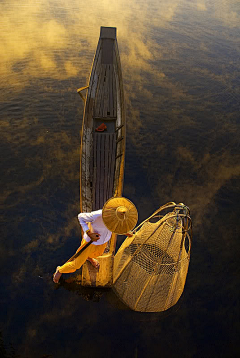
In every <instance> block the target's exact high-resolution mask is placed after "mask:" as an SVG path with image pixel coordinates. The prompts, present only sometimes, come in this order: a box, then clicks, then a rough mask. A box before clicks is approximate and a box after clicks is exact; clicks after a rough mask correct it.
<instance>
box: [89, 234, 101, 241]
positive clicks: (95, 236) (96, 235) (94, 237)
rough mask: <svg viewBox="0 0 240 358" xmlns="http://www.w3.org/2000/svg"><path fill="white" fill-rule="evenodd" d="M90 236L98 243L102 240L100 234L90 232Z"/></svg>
mask: <svg viewBox="0 0 240 358" xmlns="http://www.w3.org/2000/svg"><path fill="white" fill-rule="evenodd" d="M88 236H89V237H90V239H91V240H92V241H98V240H99V239H100V234H98V233H97V232H88Z"/></svg>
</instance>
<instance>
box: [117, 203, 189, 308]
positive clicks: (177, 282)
mask: <svg viewBox="0 0 240 358" xmlns="http://www.w3.org/2000/svg"><path fill="white" fill-rule="evenodd" d="M182 205H183V204H182ZM172 207H174V210H172V211H171V212H169V213H167V214H166V215H164V216H163V217H162V218H161V219H160V220H158V221H157V222H154V223H153V222H150V221H146V222H144V223H143V224H142V226H141V225H140V226H141V228H140V229H139V230H138V231H137V232H136V233H135V235H134V236H133V237H131V238H127V239H126V240H125V241H124V242H123V244H122V246H121V247H120V249H119V250H118V252H117V254H116V255H115V259H114V272H113V280H114V289H115V291H116V292H117V294H118V296H119V297H120V298H121V299H122V301H123V302H124V303H125V304H126V305H128V306H129V307H130V308H131V309H133V310H135V311H142V312H160V311H164V310H167V309H168V308H170V307H171V306H173V305H174V304H176V302H177V301H178V300H179V298H180V296H181V294H182V292H183V289H184V285H185V281H186V276H187V272H188V265H189V259H190V244H191V238H190V235H189V233H188V229H189V227H187V226H189V220H190V217H189V215H188V213H186V210H185V214H181V213H180V210H181V209H182V208H183V207H182V206H180V207H179V206H177V205H176V204H175V206H172ZM185 208H186V207H185ZM151 218H152V217H151Z"/></svg>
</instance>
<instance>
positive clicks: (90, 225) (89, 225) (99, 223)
mask: <svg viewBox="0 0 240 358" xmlns="http://www.w3.org/2000/svg"><path fill="white" fill-rule="evenodd" d="M78 220H79V222H80V225H81V226H82V229H83V231H84V235H83V238H84V240H86V241H87V242H89V241H90V240H91V239H90V237H89V236H88V235H87V234H86V231H87V230H89V229H90V231H91V232H92V233H93V232H95V233H98V234H99V235H100V239H99V240H97V241H93V245H102V244H104V243H105V242H107V241H109V240H110V238H111V235H112V233H111V231H109V230H108V228H107V227H106V226H105V225H104V222H103V219H102V210H97V211H92V212H91V213H80V214H78Z"/></svg>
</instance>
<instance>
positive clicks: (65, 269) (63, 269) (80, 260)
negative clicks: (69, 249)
mask: <svg viewBox="0 0 240 358" xmlns="http://www.w3.org/2000/svg"><path fill="white" fill-rule="evenodd" d="M86 243H87V242H86V241H85V240H82V245H83V244H86ZM82 245H81V246H80V247H79V248H78V249H77V252H78V251H79V250H80V248H81V247H82ZM106 246H107V242H106V243H105V244H102V245H93V244H91V245H89V246H88V247H87V248H86V249H85V250H84V251H83V252H82V253H81V254H80V255H79V256H78V257H76V258H75V259H74V260H72V261H70V262H66V263H65V264H64V265H62V266H60V267H59V268H58V271H59V272H60V273H71V272H75V271H76V270H78V269H80V267H81V266H82V265H83V264H84V262H85V261H86V260H87V259H88V257H89V258H91V259H93V258H95V257H98V256H101V255H102V254H103V253H104V250H105V247H106Z"/></svg>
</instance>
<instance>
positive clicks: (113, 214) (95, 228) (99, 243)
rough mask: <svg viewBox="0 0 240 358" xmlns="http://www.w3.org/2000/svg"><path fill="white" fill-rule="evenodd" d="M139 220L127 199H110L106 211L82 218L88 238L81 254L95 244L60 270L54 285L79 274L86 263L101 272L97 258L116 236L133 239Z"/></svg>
mask: <svg viewBox="0 0 240 358" xmlns="http://www.w3.org/2000/svg"><path fill="white" fill-rule="evenodd" d="M137 218H138V215H137V210H136V207H135V206H134V204H133V203H132V202H131V201H130V200H128V199H126V198H123V197H115V198H111V199H109V200H108V201H107V202H106V203H105V205H104V207H103V209H100V210H97V211H92V212H91V213H80V214H78V220H79V223H80V225H81V227H82V230H83V232H84V234H83V240H82V245H81V246H80V248H79V249H78V250H77V252H78V251H79V250H80V249H82V247H83V246H85V245H87V243H88V242H90V241H92V243H91V244H90V245H89V246H88V247H87V248H86V249H85V250H82V252H81V254H80V255H79V256H78V257H76V258H74V259H73V260H72V261H68V262H66V263H65V264H64V265H62V266H58V267H57V269H56V272H55V273H54V275H53V281H54V282H55V283H58V282H59V279H60V277H61V276H62V274H63V273H72V272H75V271H76V270H78V269H80V267H81V266H82V265H83V264H84V263H85V262H86V260H88V261H89V262H90V263H91V264H92V265H93V266H94V267H95V268H96V269H99V262H98V260H97V259H96V257H98V256H101V255H102V254H103V253H104V250H105V248H106V246H107V243H108V241H109V240H110V238H111V236H112V232H114V233H116V234H121V235H122V234H126V235H127V236H129V237H130V236H132V233H131V232H130V231H131V230H132V229H133V227H134V226H135V224H136V222H137Z"/></svg>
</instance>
